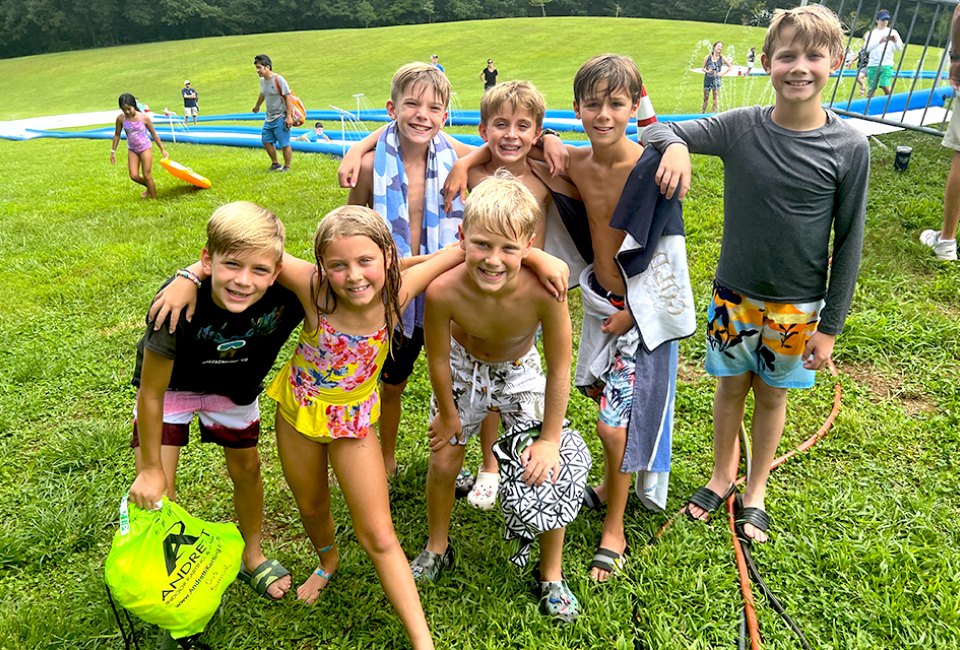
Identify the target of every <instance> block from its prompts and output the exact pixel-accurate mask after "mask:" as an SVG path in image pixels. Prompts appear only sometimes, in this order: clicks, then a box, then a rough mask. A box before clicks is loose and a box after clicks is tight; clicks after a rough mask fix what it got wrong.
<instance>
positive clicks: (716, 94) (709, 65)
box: [700, 41, 730, 113]
mask: <svg viewBox="0 0 960 650" xmlns="http://www.w3.org/2000/svg"><path fill="white" fill-rule="evenodd" d="M723 66H727V68H729V67H730V61H728V60H727V57H725V56H723V42H722V41H717V42H716V43H714V44H713V49H712V50H710V54H708V55H707V56H706V57H705V58H704V59H703V65H702V66H701V69H702V70H703V106H701V107H700V112H701V113H706V112H707V101H708V100H709V98H710V93H711V92H713V108H711V109H710V110H711V111H713V112H714V113H716V112H717V105H718V104H719V102H720V86H721V85H723V80H722V79H720V77H722V76H723V74H724V73H723Z"/></svg>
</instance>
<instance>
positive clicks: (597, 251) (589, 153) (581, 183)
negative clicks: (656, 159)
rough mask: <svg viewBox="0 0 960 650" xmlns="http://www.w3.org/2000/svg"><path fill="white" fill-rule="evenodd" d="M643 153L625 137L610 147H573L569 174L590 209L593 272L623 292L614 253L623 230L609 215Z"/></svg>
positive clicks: (599, 279) (620, 292)
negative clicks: (617, 226)
mask: <svg viewBox="0 0 960 650" xmlns="http://www.w3.org/2000/svg"><path fill="white" fill-rule="evenodd" d="M641 154H643V147H642V146H640V145H639V144H637V143H636V142H633V141H630V140H626V139H623V140H622V141H620V142H618V143H617V144H616V145H614V146H613V147H610V148H609V149H603V150H598V149H597V148H591V147H571V148H570V166H569V167H568V168H567V175H568V176H569V177H570V180H571V181H573V183H574V184H575V185H576V186H577V189H578V190H579V191H580V196H581V197H582V200H583V203H584V206H586V209H587V220H588V222H589V226H590V237H591V239H592V241H593V255H594V259H593V272H594V274H595V275H596V277H597V281H598V282H600V284H601V285H603V287H604V288H605V289H607V290H608V291H612V292H613V293H618V294H620V295H623V294H624V293H625V292H626V286H625V285H624V283H623V278H622V277H621V276H620V270H619V269H618V268H617V265H616V262H615V261H614V256H615V255H616V254H617V251H618V250H620V245H621V244H622V243H623V239H624V236H625V235H624V233H623V231H620V230H614V229H613V228H611V227H610V217H612V216H613V211H614V209H615V208H616V207H617V203H618V202H619V201H620V194H621V191H622V189H623V186H624V185H625V184H626V182H627V178H628V177H629V176H630V172H631V171H632V170H633V168H634V166H636V164H637V161H638V160H640V156H641Z"/></svg>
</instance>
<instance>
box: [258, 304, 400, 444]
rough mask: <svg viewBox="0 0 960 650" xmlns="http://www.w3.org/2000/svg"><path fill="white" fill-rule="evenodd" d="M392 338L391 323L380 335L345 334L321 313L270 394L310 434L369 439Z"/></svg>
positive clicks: (284, 414)
mask: <svg viewBox="0 0 960 650" xmlns="http://www.w3.org/2000/svg"><path fill="white" fill-rule="evenodd" d="M388 343H389V336H388V332H387V328H386V326H384V327H382V328H381V329H380V330H379V331H377V332H376V333H374V334H365V335H364V334H361V335H356V334H344V333H342V332H338V331H337V330H335V329H334V328H333V327H332V326H331V325H330V323H328V322H327V321H326V319H324V318H321V320H320V326H319V327H318V328H317V330H316V331H314V332H307V331H306V330H304V331H302V332H301V333H300V340H299V341H298V342H297V349H296V351H295V352H294V354H293V357H292V358H291V359H290V360H289V361H288V362H287V363H286V364H284V366H283V368H281V369H280V372H279V373H277V376H276V377H274V378H273V381H272V382H271V383H270V386H269V387H268V388H267V395H268V396H269V397H271V398H272V399H274V400H276V401H277V409H278V411H279V413H280V415H281V416H282V417H283V419H285V420H286V421H287V422H288V423H289V424H290V425H291V426H293V428H294V429H296V430H297V431H299V432H300V433H302V434H303V435H305V436H307V437H309V438H314V439H316V440H318V441H319V442H330V441H332V440H337V439H339V438H365V437H366V436H367V433H368V432H369V430H370V427H371V426H372V425H374V424H375V423H376V422H377V420H379V419H380V390H379V388H380V369H381V368H382V367H383V362H384V360H385V359H386V356H387V352H388V350H389V347H390V346H389V345H388Z"/></svg>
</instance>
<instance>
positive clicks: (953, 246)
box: [920, 230, 957, 261]
mask: <svg viewBox="0 0 960 650" xmlns="http://www.w3.org/2000/svg"><path fill="white" fill-rule="evenodd" d="M920 243H921V244H923V245H924V246H927V247H929V248H932V249H933V255H934V257H936V258H937V259H938V260H944V261H956V259H957V240H956V239H954V240H952V241H940V233H939V232H938V231H936V230H924V231H923V232H922V233H920Z"/></svg>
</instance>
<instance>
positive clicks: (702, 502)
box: [683, 483, 737, 521]
mask: <svg viewBox="0 0 960 650" xmlns="http://www.w3.org/2000/svg"><path fill="white" fill-rule="evenodd" d="M736 489H737V486H736V484H735V483H731V484H730V487H729V488H728V489H727V491H726V493H725V494H724V495H723V496H720V495H719V494H717V493H716V492H714V491H713V490H711V489H710V488H708V487H706V486H704V487H702V488H700V489H699V490H697V491H696V492H694V493H693V496H692V497H690V498H689V499H687V505H686V507H684V509H683V513H684V514H685V515H687V518H688V519H690V520H691V521H706V520H705V519H700V518H698V517H694V516H693V515H692V514H690V504H691V503H692V504H693V505H695V506H697V507H699V508H702V509H704V510H706V511H707V514H709V515H712V514H713V513H715V512H716V511H717V508H719V507H720V506H721V505H723V503H724V502H725V501H726V500H727V499H729V498H730V495H732V494H733V493H734V492H735V491H736Z"/></svg>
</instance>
